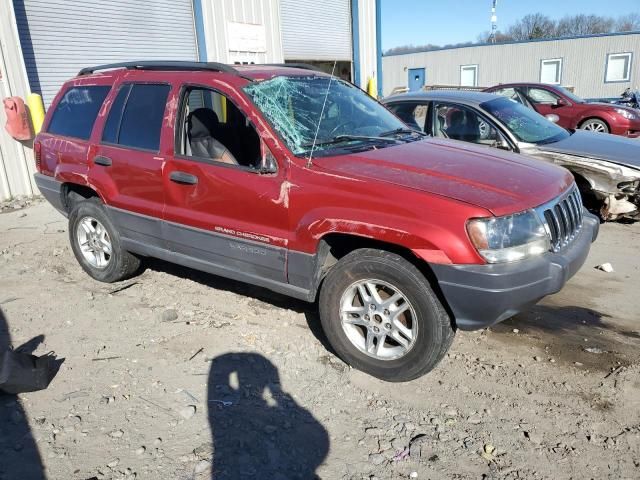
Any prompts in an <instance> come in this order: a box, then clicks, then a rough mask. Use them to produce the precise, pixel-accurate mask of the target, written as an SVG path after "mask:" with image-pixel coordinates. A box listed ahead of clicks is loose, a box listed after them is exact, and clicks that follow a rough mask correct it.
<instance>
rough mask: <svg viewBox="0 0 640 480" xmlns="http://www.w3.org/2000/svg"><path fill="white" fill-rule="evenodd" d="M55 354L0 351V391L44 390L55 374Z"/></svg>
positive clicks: (10, 392)
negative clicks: (37, 355) (38, 355)
mask: <svg viewBox="0 0 640 480" xmlns="http://www.w3.org/2000/svg"><path fill="white" fill-rule="evenodd" d="M55 361H56V360H55V355H52V354H47V355H43V356H42V357H36V356H35V355H31V354H28V353H22V352H18V351H16V350H7V351H5V352H1V353H0V391H3V392H5V393H9V394H16V393H24V392H36V391H38V390H44V389H45V388H47V387H48V386H49V383H50V382H51V380H52V379H53V376H54V375H55V373H54V372H55V365H54V363H55Z"/></svg>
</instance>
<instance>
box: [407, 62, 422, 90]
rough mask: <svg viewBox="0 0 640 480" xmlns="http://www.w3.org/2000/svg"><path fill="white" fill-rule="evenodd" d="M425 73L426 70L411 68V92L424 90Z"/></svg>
mask: <svg viewBox="0 0 640 480" xmlns="http://www.w3.org/2000/svg"><path fill="white" fill-rule="evenodd" d="M425 80H426V78H425V72H424V68H410V69H409V82H408V86H409V91H410V92H417V91H418V90H422V87H424V82H425Z"/></svg>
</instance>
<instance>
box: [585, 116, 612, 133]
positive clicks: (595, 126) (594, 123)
mask: <svg viewBox="0 0 640 480" xmlns="http://www.w3.org/2000/svg"><path fill="white" fill-rule="evenodd" d="M580 129H582V130H587V131H590V132H595V133H609V132H610V130H609V125H607V124H606V122H605V121H604V120H600V119H599V118H588V119H587V120H585V121H584V122H582V124H581V125H580Z"/></svg>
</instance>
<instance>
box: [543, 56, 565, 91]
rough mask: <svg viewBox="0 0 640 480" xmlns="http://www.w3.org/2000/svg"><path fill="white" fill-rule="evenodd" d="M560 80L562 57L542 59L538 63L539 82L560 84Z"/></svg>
mask: <svg viewBox="0 0 640 480" xmlns="http://www.w3.org/2000/svg"><path fill="white" fill-rule="evenodd" d="M561 81H562V59H561V58H552V59H549V60H542V63H541V64H540V83H548V84H550V85H560V82H561Z"/></svg>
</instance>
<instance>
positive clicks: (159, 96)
mask: <svg viewBox="0 0 640 480" xmlns="http://www.w3.org/2000/svg"><path fill="white" fill-rule="evenodd" d="M170 91H171V86H170V85H168V84H166V83H140V82H125V83H122V84H120V85H119V86H118V87H117V93H115V94H114V96H113V97H112V99H113V100H112V102H111V106H110V108H109V112H108V114H107V117H106V120H105V122H104V127H103V129H102V135H101V138H100V141H99V143H98V144H97V145H96V147H95V149H94V150H93V152H92V154H91V155H90V157H91V158H90V165H91V169H92V174H91V178H93V179H95V181H96V182H97V183H99V184H101V185H100V186H101V188H100V191H101V192H104V195H105V197H106V198H105V200H106V203H107V205H108V207H109V209H110V212H111V214H112V217H113V219H114V221H115V222H116V224H117V226H118V228H119V231H120V233H121V235H122V236H123V237H125V238H127V239H129V240H132V241H135V242H141V243H144V244H151V245H155V246H160V245H161V244H162V241H161V237H162V234H161V219H162V210H163V208H164V187H163V181H162V170H163V167H164V162H165V161H164V157H163V156H162V155H161V154H160V150H161V146H160V138H161V129H162V124H163V119H164V116H165V108H166V105H167V98H168V96H169V92H170Z"/></svg>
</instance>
